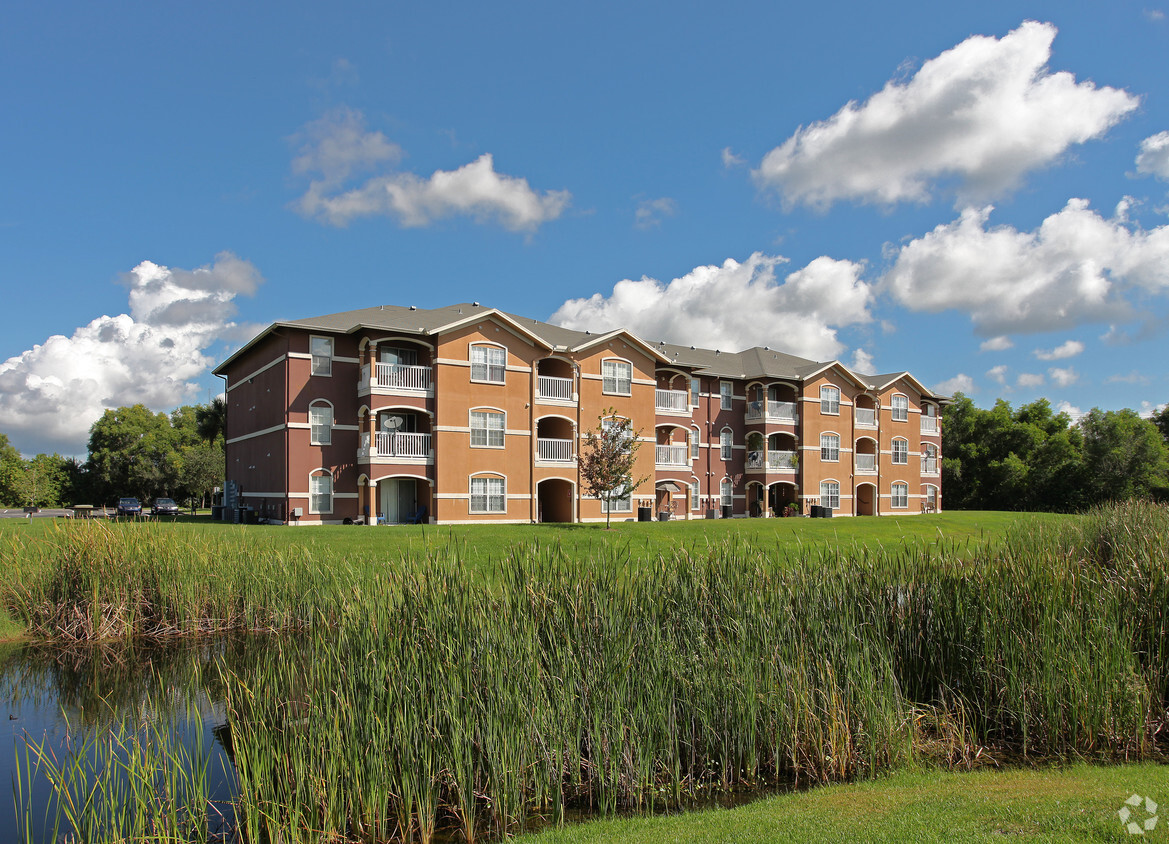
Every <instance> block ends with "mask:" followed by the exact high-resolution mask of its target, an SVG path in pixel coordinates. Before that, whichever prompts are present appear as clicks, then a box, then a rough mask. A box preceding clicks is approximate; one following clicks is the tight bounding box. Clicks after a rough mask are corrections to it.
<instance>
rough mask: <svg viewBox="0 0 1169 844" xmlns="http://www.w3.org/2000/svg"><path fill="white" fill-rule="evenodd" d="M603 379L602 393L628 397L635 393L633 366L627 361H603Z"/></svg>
mask: <svg viewBox="0 0 1169 844" xmlns="http://www.w3.org/2000/svg"><path fill="white" fill-rule="evenodd" d="M601 379H602V380H601V392H603V393H611V394H613V395H618V396H628V395H629V394H630V393H631V392H632V391H633V364H631V363H630V362H629V361H627V360H603V361H601Z"/></svg>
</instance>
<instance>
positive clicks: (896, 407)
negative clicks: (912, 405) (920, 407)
mask: <svg viewBox="0 0 1169 844" xmlns="http://www.w3.org/2000/svg"><path fill="white" fill-rule="evenodd" d="M889 406H890V407H891V408H892V410H893V421H894V422H908V421H909V399H907V398H906V397H905V396H893V398H892V400H891V401H890V403H889Z"/></svg>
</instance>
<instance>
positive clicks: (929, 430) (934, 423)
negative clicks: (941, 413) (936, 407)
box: [921, 416, 938, 434]
mask: <svg viewBox="0 0 1169 844" xmlns="http://www.w3.org/2000/svg"><path fill="white" fill-rule="evenodd" d="M921 432H922V433H923V434H936V433H937V432H938V417H936V416H923V417H921Z"/></svg>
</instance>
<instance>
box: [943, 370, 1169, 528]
mask: <svg viewBox="0 0 1169 844" xmlns="http://www.w3.org/2000/svg"><path fill="white" fill-rule="evenodd" d="M942 423H943V425H942V494H943V496H944V501H945V506H946V508H947V509H950V510H1047V511H1060V512H1072V511H1077V510H1082V509H1084V508H1087V507H1090V506H1092V505H1094V504H1100V503H1104V502H1107V501H1121V500H1125V499H1130V498H1152V499H1157V500H1169V407H1166V408H1165V409H1163V410H1161V411H1160V412H1159V413H1157V414H1155V415H1154V416H1153V417H1152V418H1148V419H1147V418H1144V417H1142V416H1141V415H1140V414H1138V413H1136V411H1133V410H1127V409H1126V410H1100V409H1098V408H1093V409H1092V410H1091V411H1090V412H1088V413H1087V414H1085V415H1084V416H1083V417H1081V418H1080V419H1079V420H1074V421H1073V420H1072V418H1071V417H1070V416H1069V415H1068V414H1066V413H1056V412H1055V411H1053V409H1052V407H1051V403H1050V402H1049V401H1048V400H1047V399H1039V400H1037V401H1033V402H1031V403H1029V404H1024V405H1022V406H1020V407H1019V408H1017V409H1013V408H1012V407H1011V405H1010V404H1009V403H1008V402H1006V401H1004V400H1002V399H999V400H998V401H997V402H995V404H994V407H991V408H989V409H987V410H983V409H981V408H978V407H975V406H974V403H973V402H972V401H971V400H970V399H969V398H968V397H967V396H964V395H963V394H962V393H957V394H956V395H955V396H954V401H953V403H952V404H950V405H948V406H946V407H944V408H943V410H942Z"/></svg>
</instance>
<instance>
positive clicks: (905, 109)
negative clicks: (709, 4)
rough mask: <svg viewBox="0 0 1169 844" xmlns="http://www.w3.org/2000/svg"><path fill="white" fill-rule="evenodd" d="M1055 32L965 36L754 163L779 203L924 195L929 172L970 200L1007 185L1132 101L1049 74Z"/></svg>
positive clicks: (1102, 126)
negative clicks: (904, 77) (778, 196)
mask: <svg viewBox="0 0 1169 844" xmlns="http://www.w3.org/2000/svg"><path fill="white" fill-rule="evenodd" d="M1055 34H1056V28H1055V27H1054V26H1052V25H1051V24H1046V23H1037V22H1035V21H1027V22H1025V23H1023V24H1022V25H1021V26H1020V27H1019V28H1018V29H1016V30H1014V31H1012V32H1010V33H1008V34H1007V35H1005V36H1003V37H1002V38H1001V39H996V38H992V37H987V36H977V35H976V36H971V37H970V38H968V39H966V40H965V41H963V42H962V43H960V44H958V45H957V46H955V47H953V48H951V49H950V50H947V51H946V52H944V53H942V54H941V55H939V56H937V57H936V58H933V59H930V60H929V61H927V62H925V63H924V64H923V65H922V66H921V69H920V70H918V71H917V73H915V74H914V75H913V76H912V77H911V78H910V79H908V80H907V81H898V80H891V81H890V82H888V83H886V85H885V87H884V88H883V89H882V90H881V91H880V92H878V93H876V94H874V95H873V96H871V97H870V98H869V99H868V100H867V101H866V102H864V103H861V104H857V103H856V102H850V103H848V104H846V105H845V106H844V107H843V108H841V109H840V111H838V112H837V113H836V114H834V115H833V116H832V117H830V118H828V119H827V120H824V121H820V122H816V123H813V124H811V125H809V126H805V127H801V128H800V129H799V130H798V131H797V132H796V133H795V134H794V135H792V136H791V137H790V138H788V139H787V141H785V142H784V143H783V144H782V145H781V146H779V147H776V148H775V149H773V150H771V152H769V153H768V154H767V155H766V156H765V157H764V159H763V162H762V164H761V165H760V167H759V169H758V170H756V171H754V175H755V178H756V181H757V183H758V184H759V185H760V186H762V187H764V188H770V189H774V190H775V191H777V192H779V193H780V194H781V195H782V196H783V198H784V201H785V203H787V204H794V203H801V202H802V203H806V204H808V205H811V206H814V207H818V208H826V207H828V206H830V205H831V204H832V203H833V202H836V201H839V200H856V201H859V202H874V203H879V204H893V203H897V202H904V201H909V202H924V201H926V200H928V199H929V198H930V196H931V193H932V192H933V189H934V186H935V183H936V182H937V181H938V180H948V181H952V182H954V183H956V185H957V188H958V193H959V195H960V196H965V197H968V198H973V199H976V200H979V201H983V200H986V199H990V198H993V197H994V196H996V195H998V194H1001V193H1003V192H1004V191H1008V190H1010V189H1011V188H1013V187H1015V186H1016V185H1017V184H1018V183H1019V182H1020V180H1021V179H1022V177H1023V175H1024V174H1025V173H1027V172H1028V171H1030V170H1033V169H1035V168H1038V167H1043V166H1045V165H1048V164H1050V163H1051V162H1053V161H1055V160H1057V159H1058V158H1059V157H1060V156H1061V155H1062V154H1063V153H1064V152H1065V151H1066V150H1067V149H1068V148H1069V147H1070V146H1072V145H1073V144H1080V143H1084V142H1085V141H1088V140H1090V139H1092V138H1096V137H1099V136H1100V135H1102V134H1103V133H1104V132H1106V131H1107V130H1108V129H1109V128H1110V127H1111V126H1113V125H1114V124H1116V123H1117V122H1118V121H1119V120H1121V119H1122V118H1123V117H1124V116H1125V115H1127V114H1129V113H1130V112H1132V111H1133V110H1134V109H1136V108H1137V106H1138V105H1139V99H1138V98H1137V97H1135V96H1133V95H1131V94H1129V93H1128V92H1126V91H1123V90H1119V89H1116V88H1108V87H1099V88H1098V87H1096V85H1094V84H1093V83H1092V82H1077V81H1076V79H1075V77H1074V76H1073V75H1072V74H1070V73H1067V72H1055V73H1053V72H1051V71H1050V70H1049V69H1048V67H1047V62H1048V60H1049V59H1050V58H1051V43H1052V40H1053V39H1054V38H1055Z"/></svg>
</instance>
